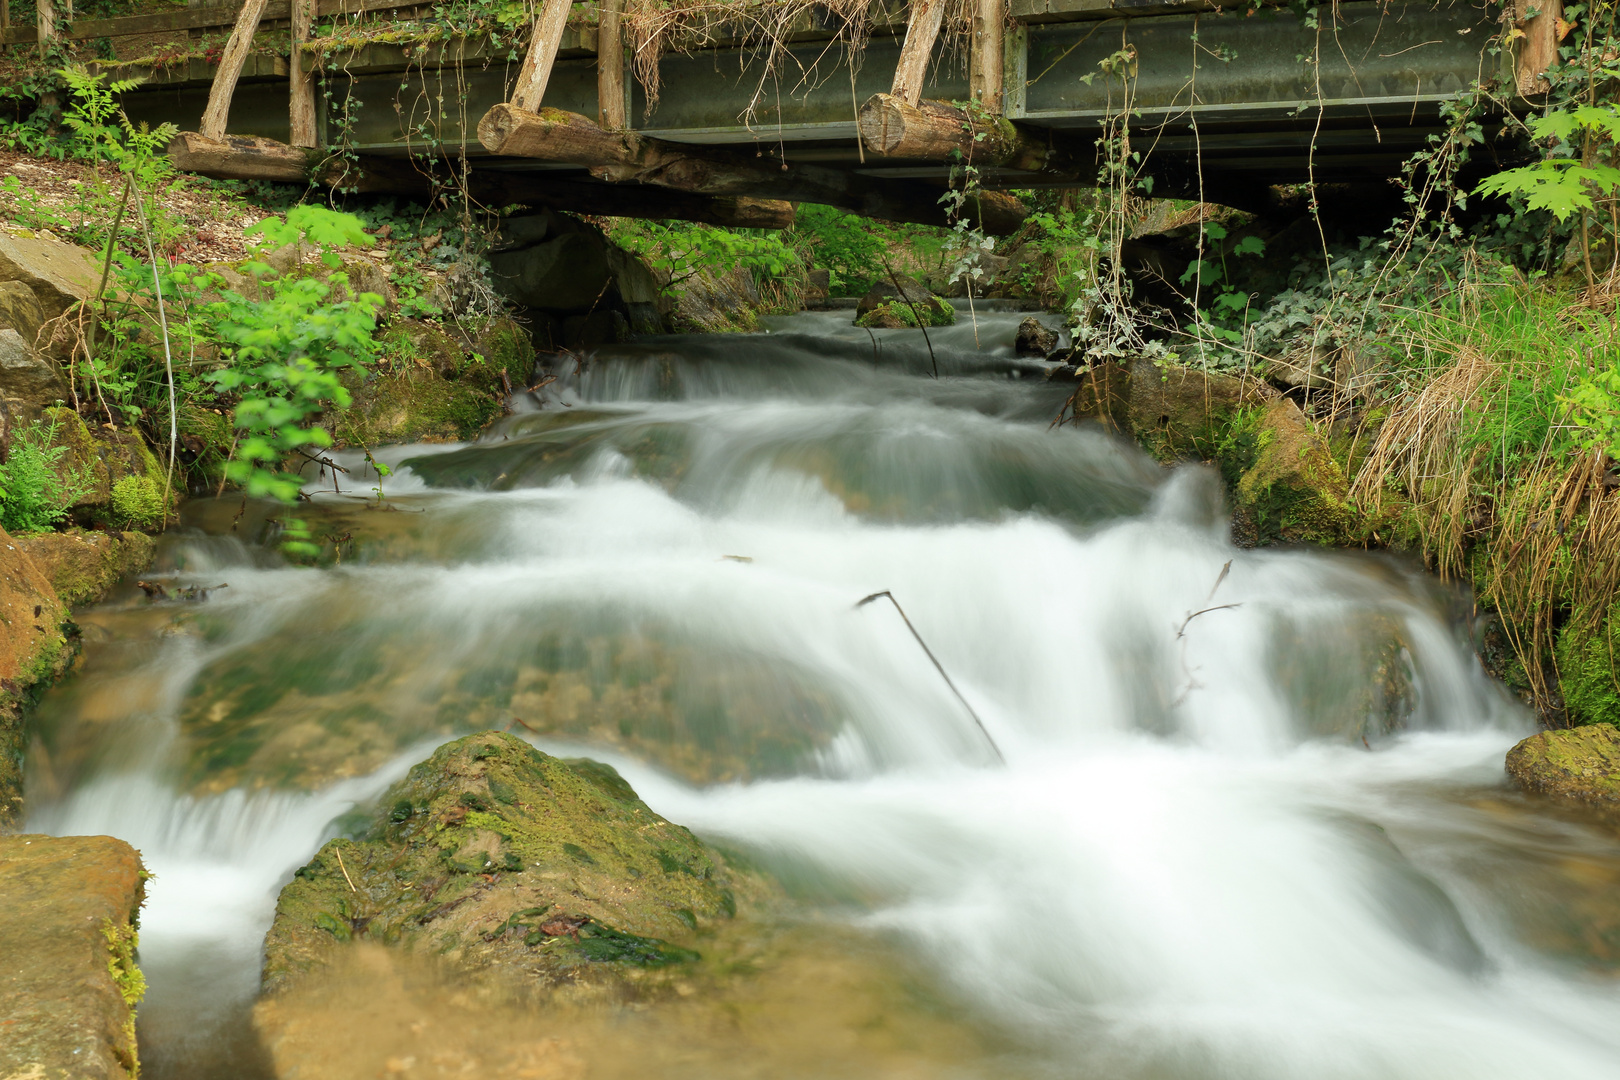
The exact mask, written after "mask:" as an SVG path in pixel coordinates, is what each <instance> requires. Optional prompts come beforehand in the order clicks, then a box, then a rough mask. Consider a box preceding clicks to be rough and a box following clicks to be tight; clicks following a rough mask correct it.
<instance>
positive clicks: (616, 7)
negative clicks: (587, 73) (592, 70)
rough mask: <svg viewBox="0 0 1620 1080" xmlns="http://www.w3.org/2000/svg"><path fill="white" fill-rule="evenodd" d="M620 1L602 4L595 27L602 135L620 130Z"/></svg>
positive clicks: (622, 51) (622, 54)
mask: <svg viewBox="0 0 1620 1080" xmlns="http://www.w3.org/2000/svg"><path fill="white" fill-rule="evenodd" d="M623 6H624V0H602V4H601V7H600V8H598V15H597V24H596V101H597V123H599V124H600V125H601V126H602V130H604V131H620V130H622V129H623V128H624V39H623V38H622V37H621V36H620V34H619V14H620V9H621V8H622V7H623Z"/></svg>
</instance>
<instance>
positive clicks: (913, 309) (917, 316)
mask: <svg viewBox="0 0 1620 1080" xmlns="http://www.w3.org/2000/svg"><path fill="white" fill-rule="evenodd" d="M878 258H880V259H882V260H883V270H884V272H885V273H887V274H888V275H889V284H890V285H893V286H894V291H895V292H897V293H899V294H900V299H902V300H904V301H905V302H906V307H908V308H910V309H911V317H912V318H913V319H916V320H917V329H919V330H921V331H922V335H923V344H924V345H927V346H928V362H929V363H930V364H932V365H933V366H934V378H936V379H937V378H939V361H938V360H936V359H934V343H933V342H932V341H931V340H929V337H928V327H926V326H924V325H923V317H922V312H920V311H918V310H917V305H916V304H913V303H912V302H911V297H909V296H907V295H906V290H904V289H902V288H901V287H900V280H899V279H898V278H896V277H895V276H894V271H893V270H892V269H891V268H890V267H889V259H888V256H886V255H880V256H878ZM890 599H891V600H892V599H893V597H890Z"/></svg>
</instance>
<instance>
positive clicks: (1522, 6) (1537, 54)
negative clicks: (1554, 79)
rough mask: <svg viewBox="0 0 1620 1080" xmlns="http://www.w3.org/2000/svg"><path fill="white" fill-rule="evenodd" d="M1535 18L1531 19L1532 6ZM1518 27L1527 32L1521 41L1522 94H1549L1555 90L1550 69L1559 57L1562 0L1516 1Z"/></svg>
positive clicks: (1519, 70) (1520, 91)
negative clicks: (1559, 25) (1550, 78)
mask: <svg viewBox="0 0 1620 1080" xmlns="http://www.w3.org/2000/svg"><path fill="white" fill-rule="evenodd" d="M1532 8H1534V9H1535V12H1536V14H1535V17H1534V18H1530V17H1529V15H1530V9H1532ZM1514 15H1515V18H1516V26H1517V28H1518V29H1519V30H1520V31H1521V32H1522V33H1523V34H1524V37H1523V38H1521V39H1519V41H1518V46H1519V50H1518V55H1519V63H1518V72H1517V74H1518V83H1519V94H1520V96H1521V97H1530V96H1531V95H1541V94H1545V93H1546V92H1547V91H1549V90H1551V89H1552V84H1551V83H1550V82H1548V81H1547V69H1548V68H1549V67H1551V66H1552V65H1553V64H1554V63H1555V62H1556V61H1557V60H1558V23H1559V20H1561V19H1562V18H1563V16H1564V5H1563V3H1562V2H1561V0H1517V2H1516V3H1515V4H1514Z"/></svg>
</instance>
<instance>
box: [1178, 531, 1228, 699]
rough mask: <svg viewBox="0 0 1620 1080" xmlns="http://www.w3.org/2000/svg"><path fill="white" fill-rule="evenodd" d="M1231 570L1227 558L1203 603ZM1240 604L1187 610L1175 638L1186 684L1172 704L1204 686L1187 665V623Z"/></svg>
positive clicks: (1209, 598)
mask: <svg viewBox="0 0 1620 1080" xmlns="http://www.w3.org/2000/svg"><path fill="white" fill-rule="evenodd" d="M1231 572H1232V560H1231V559H1227V560H1226V565H1225V566H1222V567H1221V572H1220V573H1219V574H1217V575H1216V577H1215V584H1214V585H1212V586H1210V589H1209V595H1208V596H1206V597H1204V603H1206V604H1207V603H1209V602H1210V601H1211V600H1213V599H1215V594H1216V592H1218V591H1219V590H1220V587H1221V583H1222V582H1223V581H1225V580H1226V575H1227V574H1230V573H1231ZM1242 606H1243V604H1242V602H1241V601H1239V602H1237V603H1232V604H1216V605H1214V606H1213V607H1205V608H1199V609H1198V610H1197V611H1190V612H1188V613H1187V617H1186V618H1185V619H1182V620H1181V625H1180V626H1178V627H1176V640H1177V641H1179V642H1181V673H1182V674H1183V675H1185V676H1187V685H1186V687H1185V688H1184V689H1183V690H1182V691H1181V693H1180V694H1178V695H1177V696H1176V700H1175V702H1174V704H1176V705H1180V704H1181V703H1182V702H1184V701H1186V700H1187V695H1188V694H1190V693H1192V692H1193V691H1194V690H1202V689H1203V688H1204V684H1203V683H1201V682H1199V681H1198V680H1197V679H1194V678H1193V674H1192V669H1191V668H1189V667H1188V666H1187V624H1188V623H1190V622H1192V621H1193V620H1194V619H1196V618H1198V616H1200V615H1208V614H1209V613H1210V612H1212V611H1227V610H1229V609H1231V608H1240V607H1242Z"/></svg>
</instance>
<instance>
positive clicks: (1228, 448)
mask: <svg viewBox="0 0 1620 1080" xmlns="http://www.w3.org/2000/svg"><path fill="white" fill-rule="evenodd" d="M1221 461H1222V468H1223V471H1224V472H1226V474H1227V476H1228V478H1229V479H1230V477H1231V474H1232V472H1234V471H1236V470H1237V469H1239V468H1243V469H1244V471H1243V472H1242V475H1241V476H1239V477H1238V478H1237V482H1236V483H1235V484H1234V485H1233V490H1234V493H1235V495H1236V497H1237V500H1238V502H1239V504H1240V505H1241V506H1242V508H1243V509H1244V510H1245V511H1247V513H1248V514H1249V516H1250V518H1251V520H1252V521H1253V522H1254V523H1255V526H1256V529H1257V530H1258V532H1259V534H1260V538H1262V539H1272V538H1277V539H1284V540H1294V541H1303V542H1306V543H1316V544H1337V543H1343V542H1344V541H1345V540H1347V539H1348V538H1349V537H1350V535H1351V534H1352V532H1353V531H1354V525H1355V520H1356V515H1355V513H1354V512H1353V510H1352V509H1351V507H1350V506H1349V504H1348V503H1347V502H1346V498H1345V496H1346V491H1347V488H1348V483H1347V482H1346V480H1345V476H1344V472H1343V470H1341V469H1340V468H1339V463H1338V462H1337V461H1335V460H1334V458H1333V454H1332V452H1331V451H1330V450H1329V448H1328V445H1327V442H1326V441H1325V440H1323V439H1322V438H1321V436H1319V435H1318V434H1317V433H1316V432H1315V430H1314V429H1313V428H1312V427H1311V424H1310V421H1309V420H1307V419H1306V418H1305V414H1304V413H1302V412H1300V410H1299V406H1297V405H1295V404H1294V403H1293V402H1292V401H1289V400H1287V399H1286V398H1285V399H1281V400H1278V401H1274V402H1271V403H1269V404H1267V405H1266V406H1264V407H1263V408H1260V409H1249V410H1244V411H1243V413H1242V414H1240V415H1239V416H1237V417H1236V418H1235V420H1234V422H1233V423H1232V424H1231V426H1230V427H1229V428H1228V429H1227V433H1226V435H1225V436H1224V438H1223V440H1222V454H1221ZM1245 466H1247V467H1246V468H1245Z"/></svg>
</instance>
